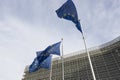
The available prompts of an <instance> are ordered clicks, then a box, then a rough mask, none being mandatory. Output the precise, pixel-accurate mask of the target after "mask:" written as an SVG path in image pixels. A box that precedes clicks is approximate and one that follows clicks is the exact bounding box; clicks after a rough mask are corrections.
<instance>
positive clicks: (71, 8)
mask: <svg viewBox="0 0 120 80" xmlns="http://www.w3.org/2000/svg"><path fill="white" fill-rule="evenodd" d="M56 13H57V16H58V17H59V18H64V19H66V20H70V21H72V22H73V23H75V25H76V27H77V29H78V30H79V31H80V32H81V33H82V29H81V25H80V22H79V20H78V14H77V10H76V7H75V5H74V3H73V1H72V0H68V1H67V2H65V3H64V4H63V5H62V6H61V7H60V8H59V9H58V10H56Z"/></svg>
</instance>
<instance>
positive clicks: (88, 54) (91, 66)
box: [79, 20, 96, 80]
mask: <svg viewBox="0 0 120 80" xmlns="http://www.w3.org/2000/svg"><path fill="white" fill-rule="evenodd" d="M79 21H80V20H79ZM81 34H82V37H83V42H84V47H85V50H86V53H87V56H88V60H89V63H90V68H91V71H92V76H93V79H94V80H96V77H95V72H94V69H93V65H92V61H91V58H90V53H89V51H88V49H87V45H86V41H85V37H84V34H83V32H82V33H81Z"/></svg>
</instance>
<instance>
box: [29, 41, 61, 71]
mask: <svg viewBox="0 0 120 80" xmlns="http://www.w3.org/2000/svg"><path fill="white" fill-rule="evenodd" d="M60 43H61V42H58V43H55V44H53V45H51V46H48V47H47V48H46V49H45V50H43V51H38V52H36V54H37V57H36V58H35V59H34V61H33V63H32V64H31V65H30V66H29V72H34V71H37V70H38V69H40V68H41V67H48V66H49V65H50V64H46V63H50V62H48V61H49V60H50V58H48V57H50V56H51V55H50V54H54V55H60ZM47 58H48V59H49V60H47V61H46V59H47Z"/></svg>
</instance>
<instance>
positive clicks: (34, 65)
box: [29, 58, 39, 73]
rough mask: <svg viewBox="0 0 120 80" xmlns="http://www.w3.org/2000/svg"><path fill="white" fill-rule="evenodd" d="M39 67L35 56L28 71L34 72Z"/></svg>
mask: <svg viewBox="0 0 120 80" xmlns="http://www.w3.org/2000/svg"><path fill="white" fill-rule="evenodd" d="M38 69H39V61H38V60H37V58H35V59H34V61H33V62H32V64H31V65H30V66H29V72H30V73H31V72H35V71H37V70H38Z"/></svg>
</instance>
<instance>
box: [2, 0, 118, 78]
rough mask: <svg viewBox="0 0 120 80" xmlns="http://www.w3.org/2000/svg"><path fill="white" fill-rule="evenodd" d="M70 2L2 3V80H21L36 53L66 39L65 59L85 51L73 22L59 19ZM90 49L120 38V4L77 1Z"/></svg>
mask: <svg viewBox="0 0 120 80" xmlns="http://www.w3.org/2000/svg"><path fill="white" fill-rule="evenodd" d="M66 1H67V0H0V69H1V71H0V80H21V79H22V77H23V75H24V69H25V66H26V65H29V64H31V63H32V61H33V59H34V58H35V56H36V51H41V50H44V49H45V48H46V47H47V46H48V45H51V44H53V43H56V42H58V41H60V40H61V38H63V52H64V55H66V54H67V55H69V54H70V53H72V52H76V51H80V50H83V49H84V44H83V40H82V36H81V33H80V32H79V31H78V30H77V28H76V27H75V25H74V24H73V23H72V22H71V21H67V20H64V19H60V18H58V17H57V15H56V13H55V10H57V9H58V8H59V7H60V6H61V5H62V4H63V3H64V2H66ZM73 2H74V4H75V5H76V8H77V12H78V16H79V19H80V20H81V26H82V29H83V32H84V35H85V39H86V42H87V47H88V48H91V47H95V46H99V45H101V44H104V43H106V42H109V41H111V40H113V39H115V38H116V37H118V36H120V0H73Z"/></svg>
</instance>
